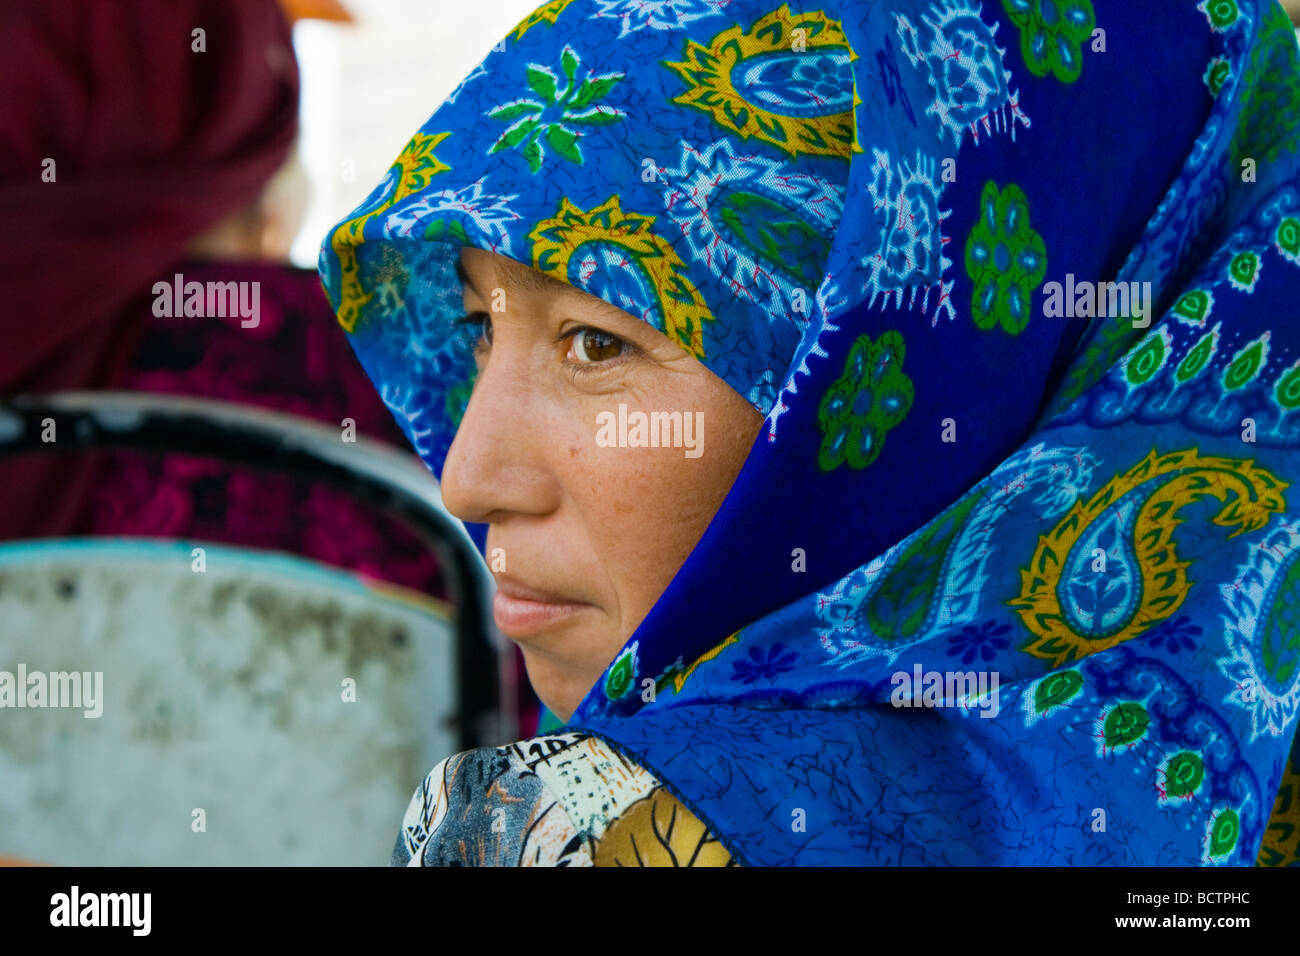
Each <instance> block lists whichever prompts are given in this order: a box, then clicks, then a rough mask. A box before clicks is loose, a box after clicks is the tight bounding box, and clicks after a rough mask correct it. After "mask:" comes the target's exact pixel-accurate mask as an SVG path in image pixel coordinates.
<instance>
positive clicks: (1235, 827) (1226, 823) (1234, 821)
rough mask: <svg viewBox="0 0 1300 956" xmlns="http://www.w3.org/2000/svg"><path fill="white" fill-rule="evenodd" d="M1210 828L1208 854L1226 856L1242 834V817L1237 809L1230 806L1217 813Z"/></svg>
mask: <svg viewBox="0 0 1300 956" xmlns="http://www.w3.org/2000/svg"><path fill="white" fill-rule="evenodd" d="M1209 829H1210V832H1209V840H1208V842H1209V847H1208V850H1207V853H1208V855H1209V856H1210V857H1219V856H1225V855H1226V854H1228V853H1229V852H1231V850H1232V848H1233V847H1235V846H1236V845H1237V838H1238V837H1240V836H1241V817H1240V816H1238V814H1237V811H1236V810H1233V809H1232V808H1228V809H1227V810H1224V811H1222V812H1220V813H1218V814H1216V815H1215V817H1214V820H1213V822H1212V823H1211V824H1210V828H1209Z"/></svg>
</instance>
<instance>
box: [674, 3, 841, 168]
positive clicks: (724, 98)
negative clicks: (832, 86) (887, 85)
mask: <svg viewBox="0 0 1300 956" xmlns="http://www.w3.org/2000/svg"><path fill="white" fill-rule="evenodd" d="M796 31H799V32H796ZM819 48H832V49H837V50H843V51H845V52H847V53H848V55H849V62H850V63H852V62H853V61H854V60H856V59H858V56H857V54H856V53H854V52H853V48H852V47H851V46H850V45H849V41H848V38H847V37H846V36H845V35H844V28H843V27H842V26H840V24H839V22H838V21H835V20H832V19H830V18H829V17H827V16H826V15H825V14H824V13H822V12H820V11H816V10H809V11H804V12H801V13H799V14H798V15H797V16H796V15H794V14H792V13H791V12H790V7H789V5H788V4H784V3H783V4H781V7H780V9H777V10H773V11H772V12H771V13H769V14H767V15H766V16H764V17H762V18H761V19H759V20H756V21H755V22H754V24H753V25H752V26H751V27H750V28H749V30H745V29H744V28H743V27H741V26H739V25H737V26H734V27H732V28H731V29H729V30H724V31H722V32H721V33H719V34H718V35H717V36H715V37H714V38H713V39H712V41H711V42H710V44H709V45H708V46H704V45H703V44H700V43H697V42H695V41H694V40H690V41H688V42H687V44H686V49H685V51H684V54H683V55H684V57H685V59H683V60H682V61H681V62H680V63H674V62H669V61H667V60H665V61H663V64H664V66H666V67H668V68H669V69H672V70H674V71H676V72H677V73H678V74H679V75H680V76H681V78H682V80H683V81H684V82H685V83H686V85H687V86H688V87H689V89H687V91H686V92H685V93H682V94H681V95H679V96H676V97H674V98H673V102H674V103H680V104H681V105H683V106H693V107H695V108H696V109H698V110H702V111H704V112H705V113H708V114H710V115H711V116H712V117H713V121H714V122H715V123H717V124H718V125H719V126H721V127H723V128H724V129H728V130H732V131H734V132H735V133H737V134H739V135H740V136H743V137H754V138H757V139H760V140H763V141H764V142H767V143H771V144H772V145H773V146H775V147H777V148H778V149H782V150H785V151H786V152H787V153H789V154H790V155H791V156H792V157H793V156H798V155H800V154H801V153H802V154H806V155H815V156H841V157H843V158H845V159H848V157H849V154H850V153H854V152H859V153H860V152H862V151H863V150H862V147H861V145H859V144H858V142H857V130H856V124H855V123H854V115H855V110H856V108H857V104H859V103H861V102H862V101H861V100H860V99H859V98H858V93H857V83H856V81H855V82H854V84H853V103H852V106H850V108H849V109H847V110H844V111H843V112H840V113H828V114H826V115H824V116H808V117H805V116H791V115H786V114H783V113H776V112H773V111H771V110H768V109H765V108H763V107H762V106H760V105H758V104H757V103H754V102H752V101H751V100H747V99H745V97H744V96H742V95H741V93H740V91H738V90H737V89H736V87H735V85H734V83H733V81H732V73H733V70H735V68H736V66H737V65H739V64H740V63H742V62H743V61H745V60H748V59H751V58H755V57H759V56H762V55H763V54H773V53H789V52H792V51H800V52H802V51H805V50H816V49H819ZM796 55H797V53H796Z"/></svg>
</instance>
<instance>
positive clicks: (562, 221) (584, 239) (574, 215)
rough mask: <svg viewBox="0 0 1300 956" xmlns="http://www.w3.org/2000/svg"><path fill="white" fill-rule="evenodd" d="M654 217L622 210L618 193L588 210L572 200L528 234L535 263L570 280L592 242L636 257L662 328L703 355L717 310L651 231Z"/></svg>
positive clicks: (689, 349) (663, 241)
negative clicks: (576, 258) (575, 261)
mask: <svg viewBox="0 0 1300 956" xmlns="http://www.w3.org/2000/svg"><path fill="white" fill-rule="evenodd" d="M654 221H655V217H654V216H642V215H639V214H637V213H634V212H624V211H623V209H622V208H621V207H620V206H619V201H618V196H611V197H610V198H609V199H607V200H605V202H603V203H601V204H600V205H599V206H597V207H595V208H594V209H592V210H591V211H589V212H584V211H583V210H581V209H579V208H578V207H577V206H575V205H574V204H573V203H571V202H569V200H568V199H564V198H562V199H561V200H560V208H559V211H558V212H557V213H556V214H555V216H554V217H553V218H551V219H544V220H542V221H541V222H539V223H538V224H537V226H536V228H534V229H533V231H532V232H530V233H529V234H528V238H529V239H531V240H533V266H534V268H536V269H537V270H538V271H539V272H544V273H546V274H547V275H549V276H552V277H554V278H556V279H559V280H561V281H562V282H569V281H570V280H569V275H570V273H569V260H570V259H571V258H572V257H573V254H574V253H575V252H577V251H578V250H579V249H580V248H582V247H583V246H585V245H587V244H588V243H592V242H596V243H601V244H602V245H611V246H617V247H618V248H620V249H622V250H624V251H625V252H626V253H627V255H628V256H629V257H630V258H631V259H633V260H634V261H635V262H636V264H637V265H638V266H640V268H641V269H643V270H644V272H645V274H646V276H647V277H648V278H649V280H650V282H651V284H652V285H653V287H654V289H655V292H656V294H657V295H658V299H659V312H660V314H661V315H662V316H663V317H664V328H663V333H664V334H665V335H667V336H668V337H669V338H670V339H673V340H674V341H676V342H677V343H678V344H679V345H681V346H682V348H684V349H686V351H687V352H689V353H690V354H691V355H694V356H695V357H696V358H699V359H702V358H704V323H705V322H712V321H713V313H712V312H711V311H710V310H709V307H708V305H707V304H705V302H704V297H703V296H701V295H700V292H699V290H698V289H697V288H695V286H694V285H693V284H692V283H691V281H690V280H689V279H687V278H686V276H685V275H684V274H683V273H682V272H681V271H679V270H684V269H685V268H686V263H685V262H683V261H682V258H681V256H679V255H678V254H677V251H676V250H675V249H673V247H672V246H671V245H670V244H669V243H668V241H667V240H666V239H664V238H662V237H661V236H657V235H655V234H654V233H653V232H652V231H651V228H650V227H651V226H652V225H654Z"/></svg>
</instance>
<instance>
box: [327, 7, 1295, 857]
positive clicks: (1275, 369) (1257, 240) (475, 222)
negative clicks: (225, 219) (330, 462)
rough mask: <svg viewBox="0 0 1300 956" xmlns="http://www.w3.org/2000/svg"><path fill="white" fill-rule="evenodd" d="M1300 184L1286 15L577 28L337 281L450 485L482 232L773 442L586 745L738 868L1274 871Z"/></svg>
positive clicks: (373, 207) (580, 721)
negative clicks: (737, 401)
mask: <svg viewBox="0 0 1300 956" xmlns="http://www.w3.org/2000/svg"><path fill="white" fill-rule="evenodd" d="M1298 171H1300V53H1298V52H1297V46H1296V39H1295V35H1294V33H1293V31H1292V29H1291V27H1290V24H1289V22H1288V21H1287V19H1286V17H1285V15H1284V14H1283V13H1282V11H1281V9H1280V7H1279V6H1278V4H1277V3H1276V0H1267V2H1264V0H1201V2H1200V3H1195V2H1192V0H1163V2H1148V3H1142V4H1135V3H1129V2H1120V0H1091V2H1090V0H983V2H979V0H882V2H879V3H874V2H873V3H863V2H845V0H824V2H814V0H809V2H798V0H796V2H791V3H784V4H779V3H776V2H773V0H731V2H728V0H552V2H549V3H547V4H545V5H543V6H541V7H539V8H538V9H537V10H536V11H535V12H534V13H532V14H530V15H529V16H528V17H527V18H525V19H524V20H523V21H522V22H521V23H520V24H519V25H518V27H517V28H516V29H515V30H513V31H512V32H511V33H510V34H509V35H508V36H507V37H506V38H504V40H503V41H502V42H501V43H500V44H498V45H497V47H496V48H494V50H493V51H492V52H490V53H488V55H487V56H486V58H485V59H484V60H483V62H482V64H481V65H480V66H479V67H477V68H476V69H475V70H474V71H473V72H472V73H470V75H469V76H467V77H466V78H465V80H464V82H463V83H462V84H461V85H460V86H459V87H458V88H457V89H456V90H455V91H454V92H453V93H452V94H451V95H450V96H449V97H448V98H447V100H446V102H444V103H443V104H442V105H441V106H440V107H439V108H438V109H437V110H436V111H435V112H434V114H433V115H432V116H431V117H430V119H429V120H428V122H427V123H425V125H424V126H423V127H422V128H421V130H420V131H419V132H418V133H417V134H416V135H415V137H414V138H413V139H412V140H411V142H410V144H409V145H408V146H407V147H406V149H405V150H404V151H403V152H402V154H401V156H399V157H398V160H397V161H396V162H395V163H394V165H393V167H392V169H391V170H390V171H389V174H388V176H387V178H386V179H385V180H384V182H382V183H381V184H380V185H379V186H378V187H376V189H375V190H374V192H373V193H372V194H371V196H370V197H369V198H368V199H367V201H366V202H365V203H364V204H363V205H362V206H361V207H360V208H359V209H358V210H356V212H355V213H354V214H353V215H351V216H350V217H349V218H348V219H346V220H345V221H344V222H342V223H340V224H339V225H338V227H337V228H336V229H334V230H333V231H332V232H331V235H330V237H329V238H328V239H327V241H326V244H325V246H324V248H323V250H322V255H321V274H322V279H323V282H324V285H325V288H326V290H327V292H328V294H329V296H330V298H331V300H332V301H333V302H334V304H335V306H336V308H337V310H338V313H339V319H340V322H341V323H342V324H343V326H344V328H346V329H347V330H348V332H349V333H350V335H351V337H352V341H353V344H354V347H355V349H356V352H357V354H358V356H359V358H360V360H361V362H362V364H363V365H364V366H365V368H366V370H367V372H368V374H369V375H370V376H371V378H372V379H373V380H374V381H375V383H376V386H377V387H378V389H379V391H380V394H381V395H382V397H383V398H384V400H385V401H386V402H387V403H388V405H389V406H390V408H392V410H393V412H394V414H395V415H396V416H397V418H398V421H399V422H400V423H401V424H402V425H403V427H404V428H405V429H406V431H407V434H408V435H409V436H410V438H411V440H412V442H413V443H414V445H415V447H416V449H417V450H418V452H419V453H420V454H421V456H422V457H423V458H424V460H425V461H426V462H427V463H428V465H429V467H430V468H431V470H432V471H433V472H434V474H435V475H438V474H440V473H441V469H442V464H443V460H444V458H445V455H446V451H447V448H448V447H449V445H450V442H451V439H452V438H453V436H454V435H455V429H456V425H457V423H458V421H459V418H460V415H461V414H462V413H463V410H464V407H465V403H466V402H467V401H468V397H469V395H470V393H471V391H472V388H473V369H474V365H473V360H472V354H471V344H472V343H471V342H470V341H469V340H468V338H467V336H466V333H465V332H464V331H460V330H459V329H458V327H457V326H456V325H455V319H456V318H457V317H459V315H460V314H461V311H462V310H461V289H460V283H459V280H458V278H457V276H456V273H455V268H454V267H455V262H456V257H457V254H458V248H459V247H460V246H462V245H468V246H476V247H480V248H483V249H489V250H492V251H494V252H498V253H501V254H503V255H506V256H509V257H511V258H514V259H516V260H518V261H520V262H522V263H525V264H527V265H529V266H532V267H533V268H535V269H537V270H539V271H541V272H544V273H547V274H548V275H552V276H554V277H556V278H559V279H561V280H563V281H566V282H570V283H572V284H573V285H575V286H577V287H578V288H581V289H583V290H585V291H587V292H589V293H591V294H592V295H596V296H599V297H600V298H602V299H605V300H606V301H608V302H610V303H611V304H614V305H616V306H618V307H620V308H622V309H625V310H626V311H628V312H631V313H632V314H634V315H638V316H642V317H643V318H644V319H645V321H647V322H649V323H651V324H652V325H653V326H654V327H655V328H656V329H658V330H660V331H661V332H663V333H664V334H665V335H667V336H669V337H670V338H672V339H673V340H675V341H676V342H678V343H679V344H680V345H681V346H682V348H684V349H686V350H687V351H689V352H690V353H691V354H693V355H695V356H697V357H698V358H699V359H700V360H701V361H702V362H704V363H705V364H706V365H707V366H708V367H709V368H710V369H712V370H713V371H714V372H715V373H716V374H717V375H718V376H720V377H721V378H722V379H723V380H724V381H726V382H727V383H728V384H729V385H731V386H732V387H733V388H734V389H735V390H736V391H737V392H738V393H739V394H741V395H742V396H744V397H746V398H747V399H748V400H749V401H750V403H751V404H752V405H753V406H754V407H755V408H756V409H758V410H759V411H760V412H761V413H762V414H763V415H764V416H765V419H766V422H765V426H764V428H763V431H762V433H761V434H760V437H759V439H758V441H757V443H756V445H755V447H754V449H753V450H752V452H751V454H750V456H749V458H748V460H747V461H746V463H745V466H744V468H743V470H742V471H741V473H740V475H739V477H738V478H737V480H736V483H735V485H734V486H733V488H732V489H731V492H730V494H729V496H728V497H727V499H726V501H725V502H724V504H723V505H722V507H721V509H720V510H719V512H718V514H717V515H716V517H715V519H714V521H713V522H712V524H711V525H710V527H709V528H708V530H707V532H706V533H705V535H704V537H703V538H702V540H701V541H700V542H699V544H698V545H697V547H696V548H695V550H694V552H693V553H692V554H691V556H690V558H689V559H688V560H687V561H686V563H685V565H684V566H683V567H682V568H681V570H680V571H679V572H678V574H677V576H676V577H675V579H674V580H673V582H672V584H671V585H670V586H669V587H668V589H667V591H666V592H665V593H664V594H663V596H662V597H661V599H660V600H659V602H658V603H657V605H656V606H655V607H654V609H653V610H652V611H651V612H650V614H649V616H648V617H647V618H646V619H645V620H644V621H643V622H642V624H641V625H640V627H639V628H638V629H637V631H636V633H634V634H633V635H632V636H631V638H630V639H629V640H628V642H627V645H626V646H625V647H624V648H623V649H622V651H621V652H620V653H619V654H618V656H617V657H616V658H615V660H614V661H612V662H611V664H610V667H609V669H608V671H607V672H606V674H605V675H604V677H603V678H602V679H601V680H600V681H599V682H598V683H597V684H596V685H595V686H593V687H592V688H591V690H590V692H589V693H588V694H587V696H586V698H585V699H584V701H583V702H582V704H581V706H580V707H579V709H578V711H577V712H576V713H575V714H574V715H573V717H572V719H571V720H570V721H569V723H568V725H567V726H566V730H568V731H583V732H587V733H590V734H594V735H597V736H599V737H600V738H603V739H604V740H606V741H608V742H609V743H610V744H612V745H614V746H616V747H617V748H618V749H619V750H620V751H621V752H623V753H625V754H627V755H628V756H630V757H631V758H632V759H633V760H635V761H637V762H638V763H639V764H640V765H642V766H644V767H645V768H647V769H648V770H649V771H650V772H652V773H653V774H654V775H655V776H656V777H657V778H658V779H659V780H661V781H662V782H663V784H664V786H665V787H666V788H668V790H669V791H671V792H672V793H673V794H674V795H675V796H676V797H677V798H678V799H680V800H681V801H682V803H684V804H685V805H686V806H687V807H689V808H690V810H691V811H692V812H693V813H694V814H695V815H696V816H697V817H698V818H699V819H700V820H701V821H703V822H704V823H705V824H707V826H708V827H709V828H710V830H711V831H712V832H713V833H715V834H717V837H718V839H719V840H720V841H721V842H722V843H723V844H724V845H725V847H726V849H727V850H728V852H729V853H730V854H731V856H732V857H734V858H735V859H736V860H737V861H739V862H742V863H744V864H747V865H755V864H757V865H763V864H768V865H773V864H775V865H780V864H843V863H865V864H880V863H900V864H930V863H945V864H1062V863H1073V864H1156V863H1161V864H1206V865H1222V864H1230V865H1240V864H1250V863H1255V862H1256V861H1258V862H1260V863H1266V864H1273V865H1278V864H1291V863H1295V862H1297V861H1298V860H1300V752H1297V751H1296V750H1295V749H1294V748H1295V745H1294V743H1293V742H1294V741H1295V739H1296V725H1297V709H1298V707H1300V630H1297V623H1298V622H1297V617H1298V616H1300V549H1298V548H1297V545H1298V544H1300V508H1297V506H1296V504H1295V503H1294V502H1295V500H1296V497H1297V495H1298V494H1300V453H1298V452H1297V449H1298V448H1300V413H1298V412H1297V409H1300V323H1297V322H1296V318H1297V312H1298V311H1300V306H1298V305H1297V303H1298V302H1300V175H1298ZM471 531H472V533H473V534H475V535H476V540H477V541H479V543H480V546H481V545H482V541H483V533H484V529H483V528H481V527H473V528H471Z"/></svg>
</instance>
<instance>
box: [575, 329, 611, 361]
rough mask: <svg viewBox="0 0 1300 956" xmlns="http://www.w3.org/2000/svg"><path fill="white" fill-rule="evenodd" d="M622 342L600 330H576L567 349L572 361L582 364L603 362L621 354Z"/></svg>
mask: <svg viewBox="0 0 1300 956" xmlns="http://www.w3.org/2000/svg"><path fill="white" fill-rule="evenodd" d="M623 348H624V346H623V340H622V339H620V338H617V337H615V336H613V335H610V334H609V333H608V332H602V331H601V330H600V329H588V328H583V329H578V330H577V332H575V333H574V334H573V338H572V344H571V347H570V349H569V352H570V354H571V355H572V356H573V358H574V360H575V361H577V362H581V363H583V364H590V363H592V362H604V361H608V360H609V359H612V358H617V357H618V356H620V355H622V354H623Z"/></svg>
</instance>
